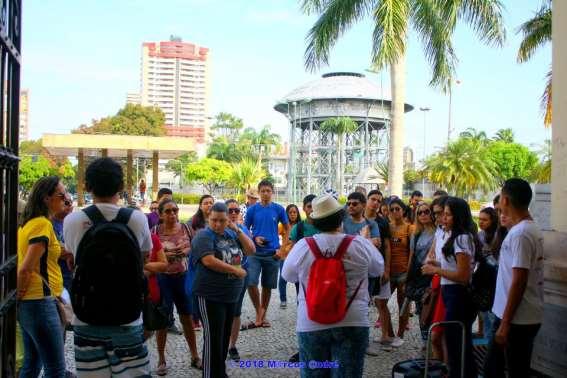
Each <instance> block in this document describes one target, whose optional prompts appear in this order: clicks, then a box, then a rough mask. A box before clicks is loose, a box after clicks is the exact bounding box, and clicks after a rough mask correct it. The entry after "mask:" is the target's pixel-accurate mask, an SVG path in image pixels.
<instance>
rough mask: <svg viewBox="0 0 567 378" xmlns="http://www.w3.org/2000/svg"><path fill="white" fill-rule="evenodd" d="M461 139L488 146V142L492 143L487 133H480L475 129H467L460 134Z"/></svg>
mask: <svg viewBox="0 0 567 378" xmlns="http://www.w3.org/2000/svg"><path fill="white" fill-rule="evenodd" d="M460 137H461V138H466V139H473V140H476V141H478V142H480V143H482V144H488V142H489V141H490V139H488V136H487V135H486V132H484V131H479V130H477V129H475V128H474V127H469V128H467V129H466V130H465V131H463V132H462V133H461V134H460Z"/></svg>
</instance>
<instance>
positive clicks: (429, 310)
mask: <svg viewBox="0 0 567 378" xmlns="http://www.w3.org/2000/svg"><path fill="white" fill-rule="evenodd" d="M440 292H441V288H440V287H439V288H432V287H431V286H430V287H428V288H426V289H425V291H424V293H423V299H422V304H423V306H422V308H421V314H419V325H420V326H421V327H422V328H427V327H429V325H430V324H431V320H432V319H433V315H434V314H435V306H436V305H437V299H438V298H439V294H440Z"/></svg>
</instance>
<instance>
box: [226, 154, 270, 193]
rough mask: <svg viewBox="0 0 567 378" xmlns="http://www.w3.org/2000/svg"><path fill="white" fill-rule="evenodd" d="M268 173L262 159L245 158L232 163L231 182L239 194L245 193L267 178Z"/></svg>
mask: <svg viewBox="0 0 567 378" xmlns="http://www.w3.org/2000/svg"><path fill="white" fill-rule="evenodd" d="M266 174H267V173H266V171H265V170H264V168H263V167H262V163H261V162H260V160H256V161H254V160H251V159H244V160H242V161H240V162H238V163H235V164H232V172H231V176H230V180H229V183H230V184H231V185H232V186H233V187H234V188H235V189H236V190H237V192H238V194H243V193H244V192H245V191H246V190H248V189H250V188H251V187H253V186H255V185H256V184H258V182H259V181H260V180H262V179H263V178H265V177H266Z"/></svg>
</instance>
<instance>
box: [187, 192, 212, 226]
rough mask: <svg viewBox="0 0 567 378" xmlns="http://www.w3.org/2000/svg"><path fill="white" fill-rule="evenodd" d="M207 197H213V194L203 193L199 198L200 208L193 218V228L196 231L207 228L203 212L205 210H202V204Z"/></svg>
mask: <svg viewBox="0 0 567 378" xmlns="http://www.w3.org/2000/svg"><path fill="white" fill-rule="evenodd" d="M207 198H213V196H211V195H210V194H203V195H202V196H201V198H199V210H197V212H196V213H195V215H193V218H191V228H192V229H193V230H194V231H197V230H200V229H201V228H205V214H203V210H201V205H202V204H203V201H204V200H206V199H207ZM213 199H214V198H213Z"/></svg>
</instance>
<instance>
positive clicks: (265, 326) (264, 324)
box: [262, 320, 272, 328]
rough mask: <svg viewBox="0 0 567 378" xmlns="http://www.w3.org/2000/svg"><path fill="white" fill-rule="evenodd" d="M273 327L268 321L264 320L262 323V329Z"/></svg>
mask: <svg viewBox="0 0 567 378" xmlns="http://www.w3.org/2000/svg"><path fill="white" fill-rule="evenodd" d="M271 326H272V325H271V324H270V322H269V321H267V320H264V321H263V322H262V328H270V327H271Z"/></svg>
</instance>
